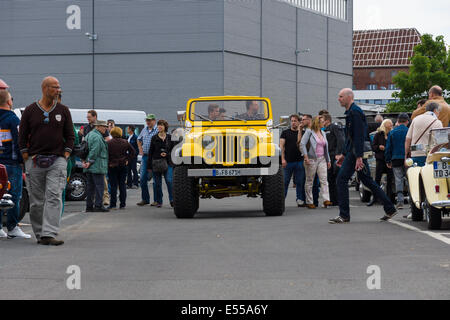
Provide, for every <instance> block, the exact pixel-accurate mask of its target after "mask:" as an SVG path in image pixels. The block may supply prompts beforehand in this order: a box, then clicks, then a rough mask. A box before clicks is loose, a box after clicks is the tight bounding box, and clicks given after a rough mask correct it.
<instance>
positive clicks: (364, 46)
mask: <svg viewBox="0 0 450 320" xmlns="http://www.w3.org/2000/svg"><path fill="white" fill-rule="evenodd" d="M420 37H421V35H420V33H419V32H418V31H417V30H416V29H414V28H413V29H386V30H355V31H354V32H353V67H354V68H367V67H408V66H410V65H411V62H410V61H409V58H410V57H412V56H413V54H414V51H413V49H414V47H415V46H416V45H417V44H419V43H420Z"/></svg>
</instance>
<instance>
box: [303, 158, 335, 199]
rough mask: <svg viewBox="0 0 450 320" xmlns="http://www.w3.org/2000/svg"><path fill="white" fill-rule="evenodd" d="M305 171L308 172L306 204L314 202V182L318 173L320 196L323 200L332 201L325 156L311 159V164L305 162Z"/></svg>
mask: <svg viewBox="0 0 450 320" xmlns="http://www.w3.org/2000/svg"><path fill="white" fill-rule="evenodd" d="M305 173H306V183H305V193H306V204H313V203H314V201H313V192H312V189H313V184H314V178H315V176H316V173H317V175H318V176H319V180H320V196H321V197H322V199H323V201H324V202H325V201H330V191H329V189H328V179H327V174H328V167H327V161H326V160H325V157H320V158H318V159H309V164H306V163H305Z"/></svg>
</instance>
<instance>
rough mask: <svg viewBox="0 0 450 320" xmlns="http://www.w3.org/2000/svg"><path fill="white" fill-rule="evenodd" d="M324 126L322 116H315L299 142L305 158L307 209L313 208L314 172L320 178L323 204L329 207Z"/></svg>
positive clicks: (329, 163) (328, 167)
mask: <svg viewBox="0 0 450 320" xmlns="http://www.w3.org/2000/svg"><path fill="white" fill-rule="evenodd" d="M323 126H324V120H323V118H322V117H320V116H319V117H316V118H314V120H313V123H312V126H311V129H308V130H306V132H305V134H304V135H303V137H302V141H301V143H300V149H301V151H302V153H303V156H304V158H305V160H304V161H305V171H306V185H305V191H306V206H307V208H309V209H315V208H316V206H315V205H314V204H313V195H312V188H313V183H314V177H315V176H316V174H317V175H318V176H319V180H320V193H321V196H322V199H323V201H324V202H323V206H324V207H325V208H326V207H329V206H331V205H332V203H331V202H330V192H329V189H328V179H327V171H328V169H330V168H331V161H330V155H329V153H328V141H327V138H326V135H325V134H324V133H323V132H322V130H321V128H322V127H323Z"/></svg>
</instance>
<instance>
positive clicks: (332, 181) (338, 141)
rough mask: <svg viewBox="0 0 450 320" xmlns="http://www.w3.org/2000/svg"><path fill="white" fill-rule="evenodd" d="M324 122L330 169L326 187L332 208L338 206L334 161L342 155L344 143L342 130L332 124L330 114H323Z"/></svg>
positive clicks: (336, 171) (337, 171) (336, 169)
mask: <svg viewBox="0 0 450 320" xmlns="http://www.w3.org/2000/svg"><path fill="white" fill-rule="evenodd" d="M322 117H323V120H324V122H325V134H326V135H327V141H328V152H329V153H330V159H331V168H330V169H329V170H328V185H329V189H330V200H331V202H332V203H333V206H337V205H338V198H337V187H336V178H337V175H338V173H339V167H338V166H336V160H337V158H338V157H339V156H341V155H342V149H343V147H344V143H345V136H344V132H343V128H342V127H341V126H340V125H338V124H337V123H332V117H331V115H330V114H323V116H322Z"/></svg>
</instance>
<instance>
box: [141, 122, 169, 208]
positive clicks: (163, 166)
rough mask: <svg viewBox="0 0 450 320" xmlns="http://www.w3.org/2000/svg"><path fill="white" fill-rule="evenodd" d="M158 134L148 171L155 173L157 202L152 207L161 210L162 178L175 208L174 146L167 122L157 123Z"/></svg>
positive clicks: (149, 159) (154, 184)
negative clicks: (173, 193)
mask: <svg viewBox="0 0 450 320" xmlns="http://www.w3.org/2000/svg"><path fill="white" fill-rule="evenodd" d="M157 127H158V134H156V135H155V136H153V138H152V141H151V143H150V150H149V152H148V153H149V157H148V165H147V168H148V170H151V171H152V172H153V188H155V202H154V203H152V204H151V205H152V206H155V207H158V208H161V207H162V204H163V192H162V176H163V175H164V180H165V181H166V185H167V191H168V192H169V201H170V205H171V206H172V207H173V197H172V174H173V163H172V160H171V153H172V149H173V146H174V143H173V142H172V137H171V135H170V134H168V133H167V131H168V129H169V124H168V123H167V121H166V120H159V121H158V123H157Z"/></svg>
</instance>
